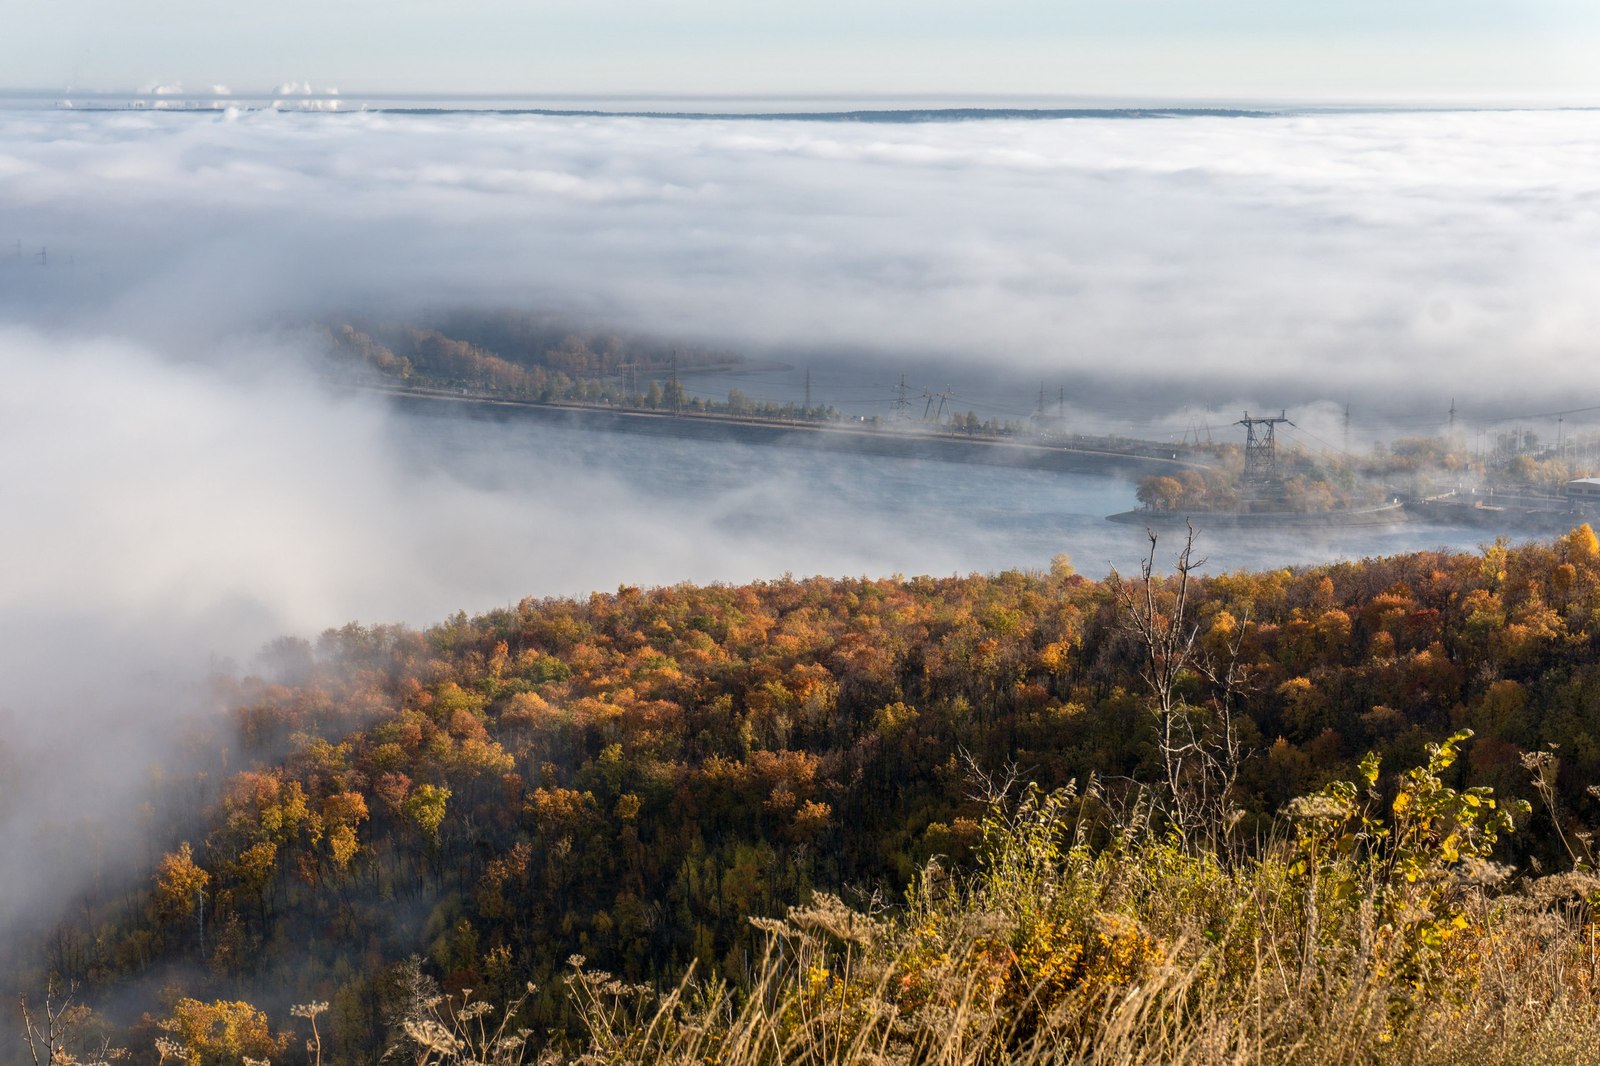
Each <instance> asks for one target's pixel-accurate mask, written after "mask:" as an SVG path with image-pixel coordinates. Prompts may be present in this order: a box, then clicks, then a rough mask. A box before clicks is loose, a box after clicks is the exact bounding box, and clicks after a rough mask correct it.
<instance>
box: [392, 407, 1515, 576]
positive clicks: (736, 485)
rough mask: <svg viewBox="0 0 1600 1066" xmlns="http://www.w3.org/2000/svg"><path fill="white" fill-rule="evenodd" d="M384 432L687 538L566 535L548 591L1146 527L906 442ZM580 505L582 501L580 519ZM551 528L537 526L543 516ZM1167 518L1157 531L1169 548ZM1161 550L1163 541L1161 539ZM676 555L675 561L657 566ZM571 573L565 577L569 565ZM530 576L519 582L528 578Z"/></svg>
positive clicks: (1271, 546) (1321, 558) (1356, 542)
mask: <svg viewBox="0 0 1600 1066" xmlns="http://www.w3.org/2000/svg"><path fill="white" fill-rule="evenodd" d="M394 426H395V429H396V431H397V432H396V437H397V441H396V444H397V446H398V447H400V448H401V449H403V451H404V452H405V453H406V455H407V456H408V461H409V462H411V463H412V464H415V466H416V467H417V468H420V469H427V470H431V471H434V472H435V473H437V474H438V475H440V476H443V477H448V478H452V479H458V480H460V481H463V482H465V483H466V484H468V485H471V486H473V487H474V488H476V489H478V490H481V491H484V492H489V493H494V494H497V495H500V494H504V495H506V496H509V497H511V498H522V499H526V500H528V501H530V502H537V501H540V500H545V501H548V503H549V505H550V506H549V509H548V511H547V512H546V520H547V521H548V522H550V523H552V524H554V525H555V526H557V527H559V526H560V524H561V523H563V522H564V521H567V520H568V518H569V517H570V516H568V515H566V514H564V513H563V508H565V507H570V506H578V507H585V506H588V507H596V508H608V509H610V510H611V512H612V513H613V514H614V516H615V520H616V522H617V523H625V524H627V525H628V526H630V527H633V526H636V525H637V524H640V523H642V524H644V526H645V527H646V528H647V529H650V530H654V531H656V534H657V536H658V537H659V540H660V542H661V544H662V545H663V548H664V549H671V548H672V547H673V546H674V545H676V546H677V547H678V548H679V549H681V548H682V546H683V542H684V540H686V539H687V540H688V541H690V542H692V543H693V545H694V546H696V547H698V548H699V549H701V550H699V551H689V552H687V553H685V552H683V551H681V550H677V551H673V550H666V551H664V554H663V557H662V558H660V559H655V560H650V559H630V560H614V562H616V563H617V564H618V565H615V566H610V567H608V566H605V565H597V564H600V563H602V560H599V559H596V558H595V557H594V553H597V552H602V551H604V550H605V547H606V545H605V544H604V543H599V542H593V541H591V542H589V543H573V544H571V545H570V546H569V547H567V548H566V549H565V550H567V551H569V552H571V553H572V555H573V558H572V560H571V563H572V566H571V568H570V570H563V571H561V574H562V575H563V576H561V577H558V578H556V579H555V580H554V584H555V585H557V586H565V585H567V584H568V581H569V580H575V581H576V582H577V584H576V585H574V586H572V587H570V588H569V587H558V588H553V589H550V590H549V591H551V592H578V591H582V590H583V588H582V587H581V586H582V581H583V580H584V579H585V578H584V575H593V576H592V577H589V578H588V580H590V581H592V582H593V584H591V585H590V586H588V587H590V588H604V587H607V586H608V585H611V584H614V582H611V581H608V580H605V579H604V577H603V576H602V575H603V574H607V573H611V572H612V571H615V573H616V576H617V579H618V580H619V581H632V582H640V583H651V584H659V583H667V582H672V581H678V580H695V581H710V580H720V581H743V580H751V579H759V578H763V577H774V576H777V575H779V574H782V573H786V572H789V573H794V574H796V575H803V574H812V573H831V574H870V575H886V574H896V573H898V574H907V575H910V574H923V573H929V574H936V575H937V574H951V573H968V572H974V571H977V572H990V571H996V570H1003V569H1008V568H1021V569H1034V570H1039V569H1046V568H1048V567H1049V566H1050V563H1051V560H1052V559H1053V558H1054V557H1055V556H1056V555H1057V553H1060V552H1066V553H1067V554H1068V555H1069V556H1070V557H1071V559H1072V560H1073V563H1074V565H1076V567H1077V568H1078V570H1079V571H1080V572H1082V573H1084V574H1086V575H1088V576H1092V577H1100V576H1103V575H1104V574H1105V573H1106V572H1107V571H1108V570H1109V569H1111V568H1113V567H1115V568H1117V569H1119V570H1122V571H1128V570H1130V569H1132V568H1134V567H1136V566H1137V565H1138V562H1139V560H1140V558H1141V557H1142V555H1143V554H1144V553H1145V551H1146V550H1147V549H1148V547H1149V544H1148V539H1147V536H1146V533H1145V531H1144V530H1143V529H1141V528H1139V527H1137V526H1125V525H1119V524H1117V523H1112V522H1108V521H1106V517H1105V516H1106V515H1109V514H1113V513H1115V512H1118V511H1126V510H1130V509H1132V508H1134V507H1136V506H1137V503H1136V501H1135V499H1134V493H1133V489H1134V486H1133V485H1132V483H1130V482H1129V481H1127V480H1125V479H1122V478H1115V477H1105V476H1095V475H1084V474H1060V473H1051V472H1043V471H1033V470H1015V469H1009V468H1005V467H994V466H976V465H965V464H959V463H948V462H940V461H935V460H919V459H891V458H883V457H876V456H854V455H849V454H840V453H838V452H832V451H830V452H820V451H813V450H811V449H808V448H804V447H799V448H780V447H772V446H761V445H754V444H744V443H737V442H714V441H703V440H685V439H673V438H662V437H656V436H641V435H635V434H629V433H615V432H608V431H597V430H589V429H575V428H566V427H559V426H551V425H547V424H541V423H535V422H530V421H522V420H516V419H512V420H509V421H483V420H479V419H474V418H469V417H463V416H460V415H455V414H417V413H411V414H405V415H401V416H397V418H396V421H395V423H394ZM592 517H593V516H592V515H591V516H590V518H591V519H592ZM546 532H547V533H548V532H550V530H548V529H547V530H546ZM1178 536H1179V535H1178V534H1172V533H1165V534H1163V535H1162V539H1163V541H1164V543H1163V545H1162V546H1161V548H1160V549H1159V550H1158V563H1160V564H1162V565H1170V557H1171V554H1172V552H1173V551H1175V550H1176V548H1177V547H1178V544H1177V540H1178ZM1489 539H1492V534H1489V533H1486V532H1485V531H1484V530H1482V529H1478V528H1469V527H1454V526H1440V525H1420V524H1413V525H1401V526H1395V527H1386V528H1367V527H1354V528H1349V527H1347V528H1337V527H1330V528H1325V529H1304V528H1297V529H1289V530H1281V531H1278V530H1239V529H1217V530H1214V531H1213V530H1207V529H1205V528H1204V527H1203V526H1202V527H1201V528H1200V538H1199V554H1200V555H1202V556H1204V557H1205V559H1206V568H1207V569H1208V570H1212V571H1220V570H1236V569H1256V568H1269V567H1280V566H1295V565H1306V564H1317V563H1324V562H1328V561H1330V560H1338V559H1353V558H1361V557H1364V556H1375V555H1392V554H1396V553H1401V552H1407V551H1413V550H1419V549H1431V548H1450V549H1461V550H1469V551H1471V550H1476V549H1477V548H1478V547H1479V546H1480V545H1482V544H1483V543H1484V542H1485V541H1486V540H1489ZM1169 549H1170V550H1169ZM674 562H676V563H677V564H678V565H679V566H680V568H681V569H682V570H683V572H679V573H673V572H669V571H667V570H663V569H662V564H665V565H666V566H669V567H670V566H671V565H672V564H673V563H674ZM568 575H570V577H569V576H568ZM530 591H531V590H530Z"/></svg>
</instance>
